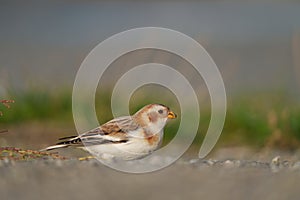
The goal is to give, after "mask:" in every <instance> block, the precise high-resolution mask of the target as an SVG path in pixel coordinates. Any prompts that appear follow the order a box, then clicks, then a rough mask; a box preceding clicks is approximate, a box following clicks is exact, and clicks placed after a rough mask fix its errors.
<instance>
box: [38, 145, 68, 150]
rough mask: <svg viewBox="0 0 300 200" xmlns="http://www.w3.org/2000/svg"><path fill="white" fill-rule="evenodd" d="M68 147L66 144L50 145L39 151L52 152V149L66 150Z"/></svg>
mask: <svg viewBox="0 0 300 200" xmlns="http://www.w3.org/2000/svg"><path fill="white" fill-rule="evenodd" d="M68 146H69V145H68V144H56V145H52V146H49V147H47V148H44V149H41V150H40V151H50V150H54V149H60V148H66V147H68Z"/></svg>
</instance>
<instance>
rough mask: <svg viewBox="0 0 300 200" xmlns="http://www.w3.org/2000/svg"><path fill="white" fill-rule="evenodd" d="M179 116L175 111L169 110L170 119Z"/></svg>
mask: <svg viewBox="0 0 300 200" xmlns="http://www.w3.org/2000/svg"><path fill="white" fill-rule="evenodd" d="M176 117H177V115H176V114H175V113H173V112H172V111H169V112H168V118H169V119H175V118H176Z"/></svg>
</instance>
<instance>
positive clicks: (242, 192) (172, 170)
mask: <svg viewBox="0 0 300 200" xmlns="http://www.w3.org/2000/svg"><path fill="white" fill-rule="evenodd" d="M161 161H162V162H163V161H164V159H163V158H161ZM0 174H1V179H0V199H3V200H4V199H30V200H35V199H43V200H47V199H58V200H59V199H101V200H102V199H143V200H148V199H225V200H226V199H265V200H268V199H299V198H300V191H299V187H300V161H298V162H297V161H287V160H283V159H281V158H279V157H275V158H273V159H272V160H270V161H269V162H261V161H260V162H258V161H251V160H233V159H230V160H213V159H209V160H199V159H191V160H189V159H180V160H178V161H177V162H176V163H174V164H173V165H171V166H170V167H167V168H165V169H162V170H160V171H157V172H152V173H147V174H128V173H123V172H118V171H115V170H112V169H110V168H108V167H106V166H104V165H102V164H101V163H99V162H98V161H96V160H93V159H92V160H86V161H78V160H77V159H69V160H59V159H58V160H57V159H53V160H52V159H47V160H44V159H40V160H32V161H12V160H8V159H4V160H2V161H0Z"/></svg>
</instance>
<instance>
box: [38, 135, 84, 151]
mask: <svg viewBox="0 0 300 200" xmlns="http://www.w3.org/2000/svg"><path fill="white" fill-rule="evenodd" d="M59 140H63V141H61V142H58V143H56V144H55V145H52V146H49V147H47V148H44V149H41V150H40V151H50V150H54V149H60V148H66V147H69V146H75V145H76V144H78V143H79V142H81V139H80V138H79V137H78V136H69V137H64V138H59Z"/></svg>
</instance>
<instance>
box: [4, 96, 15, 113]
mask: <svg viewBox="0 0 300 200" xmlns="http://www.w3.org/2000/svg"><path fill="white" fill-rule="evenodd" d="M0 103H1V104H3V105H4V106H5V107H6V108H10V104H11V103H15V101H14V100H1V101H0ZM2 115H3V113H2V112H1V110H0V116H2Z"/></svg>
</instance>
